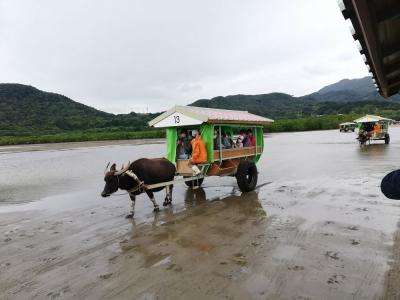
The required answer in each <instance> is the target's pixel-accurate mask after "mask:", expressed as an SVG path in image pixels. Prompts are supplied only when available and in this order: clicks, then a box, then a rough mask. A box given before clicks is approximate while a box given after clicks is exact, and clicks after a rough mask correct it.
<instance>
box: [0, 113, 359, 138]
mask: <svg viewBox="0 0 400 300" xmlns="http://www.w3.org/2000/svg"><path fill="white" fill-rule="evenodd" d="M358 117H359V115H340V116H338V115H332V116H329V115H328V116H320V117H306V118H297V119H278V120H275V122H274V123H273V124H271V125H268V126H266V127H265V132H292V131H309V130H327V129H337V128H338V124H339V123H342V122H346V121H351V120H354V119H356V118H358ZM163 137H165V130H147V131H115V130H113V131H91V132H63V133H55V134H42V135H40V134H37V135H22V136H18V135H15V136H11V135H8V136H0V145H19V144H44V143H63V142H84V141H106V140H129V139H148V138H163Z"/></svg>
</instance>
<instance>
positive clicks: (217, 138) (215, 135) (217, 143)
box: [214, 129, 220, 150]
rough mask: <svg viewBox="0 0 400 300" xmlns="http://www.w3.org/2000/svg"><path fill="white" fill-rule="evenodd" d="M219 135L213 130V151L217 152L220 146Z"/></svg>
mask: <svg viewBox="0 0 400 300" xmlns="http://www.w3.org/2000/svg"><path fill="white" fill-rule="evenodd" d="M219 140H220V139H219V134H218V130H216V129H215V130H214V150H219V145H220V141H219Z"/></svg>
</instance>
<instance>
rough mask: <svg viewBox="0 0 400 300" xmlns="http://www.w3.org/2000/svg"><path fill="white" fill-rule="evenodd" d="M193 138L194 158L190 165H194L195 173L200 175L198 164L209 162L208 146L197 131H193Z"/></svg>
mask: <svg viewBox="0 0 400 300" xmlns="http://www.w3.org/2000/svg"><path fill="white" fill-rule="evenodd" d="M192 136H193V137H194V139H193V140H192V158H191V159H190V163H191V164H192V170H193V173H194V174H195V175H199V174H200V173H201V171H200V169H199V167H198V166H197V164H202V163H205V162H207V149H206V144H205V143H204V141H203V139H202V138H201V135H200V133H199V132H198V131H197V130H192Z"/></svg>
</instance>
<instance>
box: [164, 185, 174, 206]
mask: <svg viewBox="0 0 400 300" xmlns="http://www.w3.org/2000/svg"><path fill="white" fill-rule="evenodd" d="M173 187H174V186H173V185H172V184H171V185H167V186H166V187H165V191H166V195H165V200H164V203H163V205H164V206H167V205H169V204H171V203H172V189H173Z"/></svg>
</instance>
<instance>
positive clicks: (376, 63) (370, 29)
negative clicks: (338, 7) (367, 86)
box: [352, 0, 388, 97]
mask: <svg viewBox="0 0 400 300" xmlns="http://www.w3.org/2000/svg"><path fill="white" fill-rule="evenodd" d="M352 3H353V7H354V11H355V14H356V16H357V20H358V23H359V25H360V27H361V31H362V36H363V40H364V41H365V45H366V47H367V51H368V54H369V58H370V59H369V60H370V66H371V69H372V70H371V71H372V72H373V73H374V74H375V75H376V79H377V82H378V85H379V87H380V90H381V93H382V96H384V97H388V85H387V82H386V80H385V75H384V72H383V68H382V67H383V66H382V62H381V59H380V58H381V57H382V55H381V53H380V51H381V50H380V45H379V42H378V41H379V39H378V36H377V26H376V24H377V22H376V19H375V14H372V13H371V11H374V9H375V7H374V5H373V3H374V2H371V1H367V0H352Z"/></svg>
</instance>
